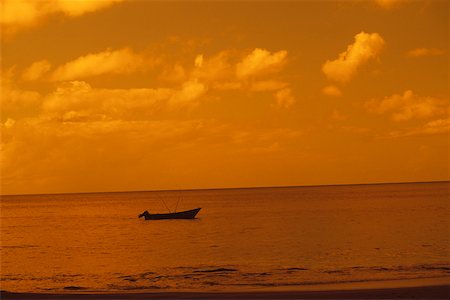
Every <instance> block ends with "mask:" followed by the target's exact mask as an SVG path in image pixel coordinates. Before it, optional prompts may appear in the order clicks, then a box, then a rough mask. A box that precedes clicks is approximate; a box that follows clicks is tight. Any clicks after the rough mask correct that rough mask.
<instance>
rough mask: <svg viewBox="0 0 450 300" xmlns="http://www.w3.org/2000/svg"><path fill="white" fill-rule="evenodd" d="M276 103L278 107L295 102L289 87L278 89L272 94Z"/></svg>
mask: <svg viewBox="0 0 450 300" xmlns="http://www.w3.org/2000/svg"><path fill="white" fill-rule="evenodd" d="M274 97H275V100H276V105H277V106H279V107H284V108H289V107H291V106H292V105H294V104H295V98H294V96H293V95H292V91H291V89H290V88H285V89H282V90H279V91H278V92H276V93H275V94H274Z"/></svg>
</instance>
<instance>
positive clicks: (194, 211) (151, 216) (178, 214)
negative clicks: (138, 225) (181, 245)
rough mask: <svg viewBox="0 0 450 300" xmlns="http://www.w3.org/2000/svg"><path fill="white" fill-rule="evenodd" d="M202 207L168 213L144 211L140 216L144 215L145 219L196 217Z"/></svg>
mask: <svg viewBox="0 0 450 300" xmlns="http://www.w3.org/2000/svg"><path fill="white" fill-rule="evenodd" d="M200 209H201V208H196V209H191V210H185V211H180V212H173V213H168V214H151V213H149V212H148V211H144V212H143V213H142V214H140V215H139V218H141V217H144V218H145V220H167V219H195V216H196V215H197V214H198V212H199V211H200Z"/></svg>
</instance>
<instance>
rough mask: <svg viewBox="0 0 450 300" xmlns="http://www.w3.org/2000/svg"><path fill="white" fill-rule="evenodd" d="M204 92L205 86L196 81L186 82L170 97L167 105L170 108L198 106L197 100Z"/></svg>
mask: <svg viewBox="0 0 450 300" xmlns="http://www.w3.org/2000/svg"><path fill="white" fill-rule="evenodd" d="M206 91H207V87H206V85H204V84H203V83H201V82H199V81H198V80H190V81H187V82H185V83H184V84H183V86H182V88H181V89H180V90H179V91H177V92H175V93H174V94H173V95H172V97H170V99H169V105H170V106H172V107H180V106H181V107H184V106H195V105H197V104H198V101H197V100H198V98H200V97H201V96H203V95H204V94H205V93H206Z"/></svg>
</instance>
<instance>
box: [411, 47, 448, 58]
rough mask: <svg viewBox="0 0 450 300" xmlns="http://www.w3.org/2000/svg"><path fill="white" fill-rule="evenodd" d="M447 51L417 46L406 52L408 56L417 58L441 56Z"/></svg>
mask: <svg viewBox="0 0 450 300" xmlns="http://www.w3.org/2000/svg"><path fill="white" fill-rule="evenodd" d="M444 54H445V51H444V50H442V49H437V48H415V49H412V50H409V51H408V52H406V56H408V57H412V58H417V57H424V56H440V55H444Z"/></svg>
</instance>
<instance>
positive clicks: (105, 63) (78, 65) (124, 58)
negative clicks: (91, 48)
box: [51, 48, 156, 81]
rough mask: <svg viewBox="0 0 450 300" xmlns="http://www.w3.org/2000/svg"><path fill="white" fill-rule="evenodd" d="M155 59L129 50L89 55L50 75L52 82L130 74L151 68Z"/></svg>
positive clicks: (63, 66) (61, 67) (70, 62)
mask: <svg viewBox="0 0 450 300" xmlns="http://www.w3.org/2000/svg"><path fill="white" fill-rule="evenodd" d="M155 62H156V59H155V58H148V57H145V56H143V55H141V54H137V53H135V52H133V50H131V49H130V48H123V49H119V50H111V49H108V50H106V51H102V52H98V53H91V54H87V55H84V56H81V57H79V58H77V59H74V60H72V61H69V62H67V63H66V64H64V65H62V66H60V67H58V68H57V69H56V70H55V71H54V72H53V74H52V75H51V80H53V81H65V80H74V79H82V78H86V77H91V76H98V75H102V74H130V73H133V72H135V71H137V70H143V69H146V68H149V67H151V66H153V65H154V64H155Z"/></svg>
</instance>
